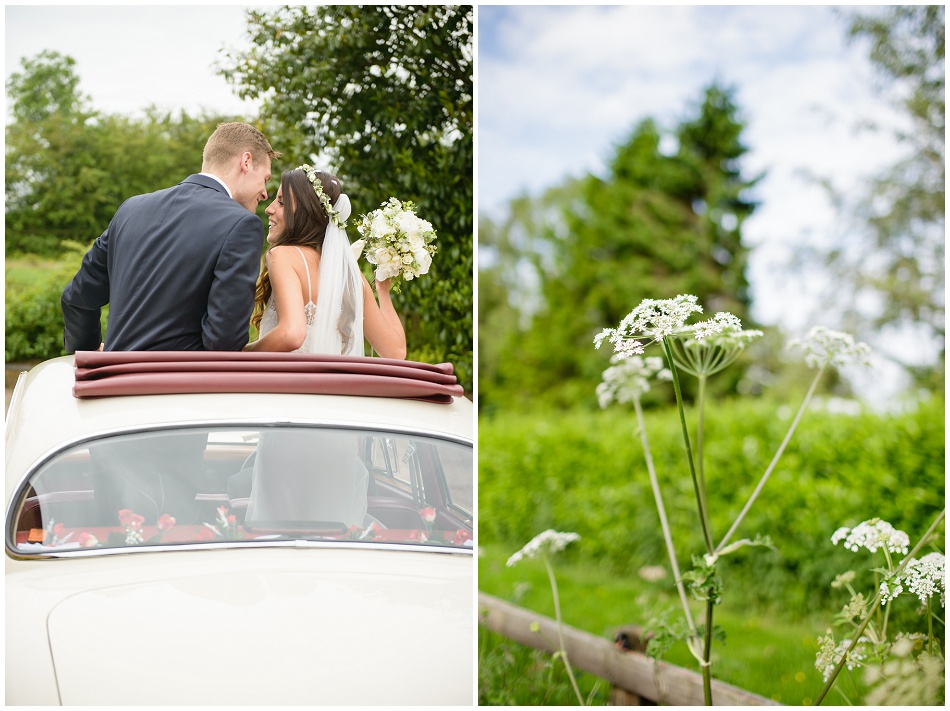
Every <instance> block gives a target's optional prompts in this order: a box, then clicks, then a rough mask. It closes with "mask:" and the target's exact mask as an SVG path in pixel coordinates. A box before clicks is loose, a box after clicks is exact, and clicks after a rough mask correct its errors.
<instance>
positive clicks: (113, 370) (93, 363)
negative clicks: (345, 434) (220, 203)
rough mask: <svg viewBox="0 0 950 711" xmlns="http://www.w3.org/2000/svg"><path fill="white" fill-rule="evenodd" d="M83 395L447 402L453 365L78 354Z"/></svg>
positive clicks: (213, 354) (295, 356) (453, 388)
mask: <svg viewBox="0 0 950 711" xmlns="http://www.w3.org/2000/svg"><path fill="white" fill-rule="evenodd" d="M75 362H76V384H75V385H74V387H73V395H74V396H75V397H77V398H96V397H115V396H120V395H157V394H171V393H301V394H318V395H362V396H370V397H392V398H407V399H412V400H426V401H428V402H437V403H449V402H451V401H452V398H454V397H461V396H462V395H463V394H464V392H463V390H462V386H461V385H459V384H458V380H457V378H456V377H455V369H454V368H453V366H452V364H451V363H440V364H437V365H431V364H428V363H417V362H414V361H406V360H392V359H389V358H363V357H356V356H330V355H311V354H305V353H245V352H229V351H112V352H106V353H104V352H100V351H78V352H77V353H76V360H75Z"/></svg>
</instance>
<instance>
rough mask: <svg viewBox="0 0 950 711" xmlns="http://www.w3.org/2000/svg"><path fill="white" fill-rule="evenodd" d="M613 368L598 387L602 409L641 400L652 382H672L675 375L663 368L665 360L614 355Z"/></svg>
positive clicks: (606, 373)
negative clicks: (656, 380) (653, 380)
mask: <svg viewBox="0 0 950 711" xmlns="http://www.w3.org/2000/svg"><path fill="white" fill-rule="evenodd" d="M610 362H611V366H610V367H609V368H607V370H605V371H604V375H603V378H604V379H603V382H601V383H600V384H598V385H597V401H598V402H599V403H600V406H601V407H607V405H609V404H610V403H611V402H614V401H616V402H618V403H628V402H633V401H634V400H637V399H639V398H640V397H641V396H643V395H644V394H646V393H647V392H648V391H649V390H650V380H651V379H652V378H654V377H655V378H658V379H659V380H670V379H672V377H673V374H672V373H671V372H670V371H669V370H668V369H666V368H664V367H663V359H662V358H658V357H649V358H644V357H643V356H632V357H630V358H622V357H621V356H620V355H619V354H614V355H613V356H611V358H610Z"/></svg>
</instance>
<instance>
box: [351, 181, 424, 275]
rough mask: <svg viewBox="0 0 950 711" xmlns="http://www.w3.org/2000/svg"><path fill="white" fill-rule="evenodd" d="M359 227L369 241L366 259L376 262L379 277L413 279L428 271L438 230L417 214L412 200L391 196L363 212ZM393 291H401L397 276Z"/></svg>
mask: <svg viewBox="0 0 950 711" xmlns="http://www.w3.org/2000/svg"><path fill="white" fill-rule="evenodd" d="M356 229H357V230H358V231H359V233H360V235H362V237H363V239H364V240H365V242H366V251H365V256H366V261H368V262H369V263H370V264H374V265H376V271H375V277H376V280H377V281H384V280H386V279H394V278H397V277H402V279H405V280H406V281H410V280H412V279H415V278H416V277H418V276H421V275H423V274H427V273H428V272H429V267H430V266H432V255H433V254H435V251H436V246H435V244H433V242H434V241H435V238H436V233H435V229H434V228H433V227H432V223H430V222H428V221H426V220H423V219H421V218H419V217H418V216H417V215H416V213H415V205H413V203H411V202H409V201H406V202H400V201H399V200H397V199H396V198H389V200H387V201H386V202H384V203H383V204H382V205H380V207H379V209H376V210H373V211H372V212H370V213H369V214H368V215H363V216H362V218H361V219H360V222H359V224H358V225H357V227H356ZM393 291H399V281H398V280H397V281H394V282H393Z"/></svg>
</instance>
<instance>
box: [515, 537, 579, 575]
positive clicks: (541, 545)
mask: <svg viewBox="0 0 950 711" xmlns="http://www.w3.org/2000/svg"><path fill="white" fill-rule="evenodd" d="M580 538H581V537H580V535H578V534H577V533H559V532H558V531H553V530H551V529H548V530H547V531H544V532H543V533H539V534H538V535H537V536H535V537H534V538H532V539H531V540H530V541H528V542H527V543H526V544H525V546H524V548H522V549H521V550H520V551H518V552H517V553H515V554H514V555H513V556H511V557H510V558H509V559H508V563H507V566H508V567H509V568H510V567H511V566H513V565H515V564H517V563H519V562H521V561H522V560H524V559H526V558H537V557H539V556H543V555H548V554H550V553H557V552H558V551H562V550H564V549H565V548H567V547H568V546H569V545H570V544H571V543H573V542H574V541H579V540H580Z"/></svg>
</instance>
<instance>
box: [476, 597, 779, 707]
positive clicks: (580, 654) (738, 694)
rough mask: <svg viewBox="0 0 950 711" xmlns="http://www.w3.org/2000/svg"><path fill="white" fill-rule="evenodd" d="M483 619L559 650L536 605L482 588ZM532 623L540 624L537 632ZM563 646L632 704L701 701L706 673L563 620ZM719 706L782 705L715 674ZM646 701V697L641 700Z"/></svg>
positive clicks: (511, 635)
mask: <svg viewBox="0 0 950 711" xmlns="http://www.w3.org/2000/svg"><path fill="white" fill-rule="evenodd" d="M478 617H479V624H481V625H484V626H485V627H486V628H488V629H489V630H491V631H492V632H496V633H498V634H500V635H502V636H503V637H507V638H508V639H512V640H514V641H516V642H519V643H521V644H523V645H525V646H527V647H532V648H533V649H539V650H541V651H543V652H546V653H547V654H553V653H554V652H556V651H557V648H556V647H555V646H552V643H554V644H556V643H557V639H558V630H557V622H556V621H555V620H552V619H551V618H550V617H544V616H542V615H539V614H538V613H536V612H533V611H531V610H526V609H524V608H522V607H518V606H516V605H512V604H511V603H509V602H505V601H504V600H501V599H499V598H496V597H493V596H492V595H488V594H487V593H483V592H481V591H479V593H478ZM532 623H537V624H539V625H540V627H541V629H540V631H539V632H532V631H531V625H532ZM562 634H563V636H564V646H565V649H566V651H567V656H568V659H570V662H571V666H573V667H574V668H575V669H582V670H583V671H586V672H588V673H590V674H593V675H594V676H598V677H600V678H602V679H606V680H607V681H608V682H610V684H611V685H612V686H613V687H614V688H616V689H622V690H625V691H626V692H628V693H629V694H630V695H632V698H631V699H630V701H629V702H628V703H631V704H637V703H638V702H639V703H643V701H642V700H646V701H647V702H648V703H649V702H652V703H654V704H662V705H669V706H702V705H703V678H702V675H701V674H699V673H698V672H694V671H691V670H689V669H684V668H683V667H678V666H676V665H674V664H668V663H666V662H654V661H653V660H652V659H650V658H649V657H647V656H646V655H645V654H642V653H641V652H637V651H630V650H622V649H618V648H617V646H616V645H615V644H613V643H612V642H611V641H610V640H607V639H603V638H601V637H597V636H595V635H592V634H589V633H587V632H583V631H582V630H578V629H576V628H573V627H569V626H567V625H563V627H562ZM712 696H713V704H714V705H715V706H778V705H779V704H778V703H777V702H775V701H772V700H771V699H767V698H765V697H764V696H759V695H758V694H753V693H751V692H748V691H745V690H744V689H740V688H738V687H735V686H732V685H731V684H726V683H725V682H722V681H718V680H716V679H713V682H712ZM638 700H641V701H638Z"/></svg>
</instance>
